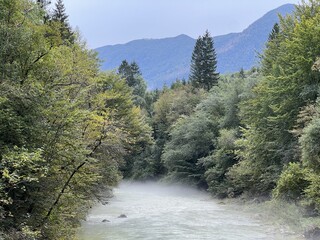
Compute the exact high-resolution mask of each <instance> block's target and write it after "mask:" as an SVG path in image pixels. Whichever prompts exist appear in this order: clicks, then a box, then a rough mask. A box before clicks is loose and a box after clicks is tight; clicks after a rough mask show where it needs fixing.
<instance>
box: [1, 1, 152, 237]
mask: <svg viewBox="0 0 320 240" xmlns="http://www.w3.org/2000/svg"><path fill="white" fill-rule="evenodd" d="M58 4H62V2H61V1H60V2H58ZM0 7H1V12H0V31H1V34H0V42H1V47H0V59H1V65H0V66H1V67H0V75H1V79H0V83H1V84H0V96H1V97H0V113H1V114H0V145H1V147H0V198H1V201H0V232H4V235H5V237H6V236H7V238H16V239H66V238H68V239H71V238H72V236H73V235H74V234H75V231H76V228H77V227H78V226H79V224H80V220H81V219H84V218H85V216H86V213H87V211H88V209H89V207H90V206H91V205H92V203H93V201H94V200H95V198H96V197H95V196H97V195H99V194H98V193H99V192H100V191H104V189H105V188H106V187H109V186H114V185H116V184H117V183H118V181H119V180H120V179H121V172H120V165H122V164H123V163H124V158H125V156H126V155H127V154H128V152H129V151H132V149H140V148H141V147H142V146H143V145H144V144H145V143H146V142H149V141H150V129H149V127H148V125H147V124H146V122H145V119H144V116H143V113H142V112H141V110H140V108H138V107H136V106H135V105H134V103H133V100H132V99H133V96H132V90H131V88H130V87H129V86H128V85H127V84H126V83H125V81H123V80H121V79H120V78H119V77H118V76H117V75H116V74H113V73H110V74H105V73H99V61H98V60H97V58H96V55H95V53H93V52H92V51H90V50H88V49H87V48H86V46H85V45H84V44H83V43H81V42H80V41H79V40H77V39H74V41H68V43H67V44H65V43H66V42H65V41H66V39H65V38H64V36H62V34H61V32H60V30H61V28H59V27H61V25H60V24H55V23H54V22H52V21H49V22H46V21H44V20H43V16H44V15H45V14H44V12H45V11H46V10H45V8H41V7H40V6H39V5H37V4H36V3H34V2H33V1H29V0H10V1H7V0H1V1H0ZM60 7H61V6H60ZM62 12H63V11H62ZM62 15H63V14H62ZM56 17H57V16H56ZM61 17H62V18H63V19H64V20H66V16H61ZM56 20H57V19H56ZM73 37H75V36H73ZM69 40H70V39H69ZM26 42H28V44H25V43H26ZM62 43H63V44H62Z"/></svg>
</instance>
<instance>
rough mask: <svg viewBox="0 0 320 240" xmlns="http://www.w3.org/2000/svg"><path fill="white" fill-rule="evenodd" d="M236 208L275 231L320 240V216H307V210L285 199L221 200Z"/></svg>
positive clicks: (291, 236)
mask: <svg viewBox="0 0 320 240" xmlns="http://www.w3.org/2000/svg"><path fill="white" fill-rule="evenodd" d="M221 203H223V204H227V205H229V206H232V207H234V208H241V209H242V210H243V211H244V212H246V213H248V214H250V215H251V216H252V218H254V219H256V220H258V221H263V222H264V223H265V224H267V225H268V226H269V227H270V228H271V229H273V231H279V232H281V233H283V234H285V235H287V236H290V238H293V239H297V240H301V239H302V240H304V239H308V240H319V239H320V237H319V232H318V226H320V217H319V216H307V215H306V210H305V209H303V208H302V207H299V206H297V205H296V204H293V203H288V202H284V201H275V200H272V201H263V202H259V201H255V200H243V199H224V200H222V201H221Z"/></svg>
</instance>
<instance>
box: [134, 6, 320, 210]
mask: <svg viewBox="0 0 320 240" xmlns="http://www.w3.org/2000/svg"><path fill="white" fill-rule="evenodd" d="M319 23H320V1H319V0H310V1H308V2H303V3H302V4H301V5H299V6H297V7H296V10H295V12H294V13H293V14H292V15H290V16H286V17H282V18H280V23H279V24H276V25H275V26H274V29H273V30H272V32H271V33H270V36H269V40H268V42H267V43H266V49H265V51H264V52H263V53H262V54H261V56H260V58H261V65H260V66H259V69H252V70H250V71H246V72H245V71H243V70H241V71H240V72H239V73H235V74H232V75H226V76H220V77H219V76H218V75H217V73H216V72H215V67H216V61H215V52H214V46H213V44H212V43H213V42H212V43H210V42H211V41H212V38H211V37H210V35H209V34H208V33H205V34H204V36H201V37H199V39H198V41H197V44H196V46H195V49H194V53H193V56H192V63H191V76H190V79H189V80H188V81H184V80H183V81H177V82H176V83H174V84H173V85H172V86H171V88H167V87H165V88H164V89H163V90H162V91H161V92H159V91H154V92H151V93H149V94H151V95H152V93H153V94H154V96H156V98H154V100H155V102H154V103H153V104H152V105H151V106H152V107H151V109H152V110H151V115H150V116H151V118H150V120H149V121H150V123H151V125H152V129H153V137H154V140H155V142H154V144H153V145H148V146H146V147H145V151H143V152H142V155H141V154H140V155H136V156H135V157H134V159H135V160H134V161H133V166H132V171H131V175H130V174H129V175H130V176H131V177H134V178H138V179H153V178H164V179H166V180H171V181H178V182H184V183H188V184H193V185H195V186H198V187H202V188H205V189H208V191H210V192H211V193H212V194H213V195H216V196H218V197H235V196H240V195H242V196H243V195H246V196H248V197H261V198H267V199H270V198H277V199H285V200H287V201H292V202H295V203H299V204H302V205H303V206H306V207H308V209H312V210H313V212H314V213H316V212H318V211H319V210H320V195H319V192H320V177H319V176H320V114H319V112H320V106H319V100H318V96H319V90H320V89H319V87H320V85H319V81H320V64H319V62H320V28H319ZM210 39H211V40H210ZM209 52H211V53H210V54H208V53H209ZM209 62H210V64H207V63H209ZM203 66H205V67H206V68H203ZM205 76H208V77H205ZM217 78H218V79H219V80H217ZM208 90H209V91H208ZM142 156H143V157H142Z"/></svg>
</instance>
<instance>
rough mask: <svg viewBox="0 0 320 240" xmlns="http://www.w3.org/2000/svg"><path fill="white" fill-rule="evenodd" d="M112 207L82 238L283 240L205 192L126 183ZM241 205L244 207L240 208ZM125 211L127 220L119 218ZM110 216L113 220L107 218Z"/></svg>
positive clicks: (95, 212)
mask: <svg viewBox="0 0 320 240" xmlns="http://www.w3.org/2000/svg"><path fill="white" fill-rule="evenodd" d="M114 194H115V197H114V198H112V199H111V200H110V203H109V204H107V205H104V206H103V205H101V204H99V205H98V206H96V207H94V208H93V209H92V211H91V212H90V214H89V216H88V218H87V221H85V222H84V223H83V225H82V228H81V230H80V232H79V239H82V240H98V239H99V240H102V239H110V240H131V239H135V240H156V239H161V240H163V239H165V240H167V239H174V240H180V239H183V240H184V239H193V240H196V239H211V240H212V239H214V240H278V239H279V240H280V239H281V240H282V239H294V238H290V237H289V236H286V235H283V234H281V233H280V232H275V228H272V227H270V225H265V224H263V223H262V222H259V221H258V220H255V219H254V218H252V217H250V216H249V215H248V214H246V213H243V212H242V211H241V209H237V208H234V206H233V207H230V206H229V205H223V204H220V203H219V201H217V200H213V199H211V197H210V196H209V195H208V194H206V193H203V192H200V191H197V190H194V189H191V188H186V187H178V186H166V185H161V184H158V183H148V184H139V183H122V184H121V185H120V186H119V188H116V189H115V191H114ZM239 208H240V207H239ZM121 214H125V215H126V216H127V218H118V216H119V215H121ZM104 219H107V220H108V221H110V222H102V220H104Z"/></svg>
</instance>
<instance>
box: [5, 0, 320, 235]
mask: <svg viewBox="0 0 320 240" xmlns="http://www.w3.org/2000/svg"><path fill="white" fill-rule="evenodd" d="M0 9H1V10H0V238H4V239H12V240H14V239H73V236H75V234H76V231H77V228H78V227H79V226H80V223H81V220H84V219H85V218H86V214H87V212H88V211H89V209H90V207H92V206H93V205H94V204H95V203H96V202H97V201H103V194H104V193H105V192H108V191H110V189H112V188H113V187H114V186H116V185H117V184H118V183H119V182H120V181H121V180H122V179H124V178H125V179H134V180H139V181H148V180H153V181H166V182H175V183H177V182H178V183H184V184H188V185H192V186H194V187H197V188H200V189H204V190H206V191H208V192H210V193H211V194H212V195H213V196H215V197H217V198H237V197H245V198H247V199H260V200H261V201H265V200H271V199H274V200H279V201H286V202H290V203H293V204H295V205H297V206H299V207H303V208H304V209H306V214H307V215H308V216H314V217H316V216H318V215H319V211H320V177H319V176H320V105H319V104H320V103H319V100H318V95H319V90H320V88H319V87H320V1H319V0H309V1H307V2H302V3H301V4H300V5H298V6H297V7H296V10H295V12H294V14H292V15H290V16H286V17H280V22H279V24H275V25H274V28H273V30H272V32H271V33H270V35H269V39H268V42H267V43H266V48H265V50H264V52H262V53H260V55H259V58H260V65H259V66H257V67H254V68H252V69H251V70H246V71H245V70H243V69H239V72H237V73H232V74H231V73H230V74H226V75H219V73H217V72H216V64H217V61H216V53H215V49H214V43H213V38H212V37H211V36H210V33H209V32H208V31H207V32H205V33H204V34H203V35H202V36H200V37H199V38H198V40H197V42H196V45H195V48H194V51H193V55H192V58H191V59H190V62H191V64H190V68H191V74H190V77H189V79H187V80H185V79H180V80H176V81H175V82H174V83H173V84H172V85H171V86H164V87H163V89H160V90H153V91H147V85H146V82H145V80H144V79H143V75H142V74H143V73H141V72H140V69H139V66H138V64H137V63H135V62H127V61H126V60H124V61H123V62H122V63H121V65H120V66H119V68H118V69H117V70H115V71H111V72H101V71H100V70H99V66H100V61H99V59H98V58H97V55H96V53H95V52H94V51H92V50H90V49H88V47H87V46H86V44H85V42H84V41H83V40H82V39H81V37H80V34H79V33H78V32H77V31H74V30H73V29H72V28H71V27H70V25H69V23H68V16H67V14H66V13H65V7H64V4H63V1H62V0H58V1H57V3H56V4H55V6H53V10H52V11H49V8H48V3H47V2H46V1H43V0H42V1H41V0H38V1H36V2H35V1H32V0H0Z"/></svg>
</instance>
